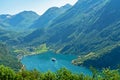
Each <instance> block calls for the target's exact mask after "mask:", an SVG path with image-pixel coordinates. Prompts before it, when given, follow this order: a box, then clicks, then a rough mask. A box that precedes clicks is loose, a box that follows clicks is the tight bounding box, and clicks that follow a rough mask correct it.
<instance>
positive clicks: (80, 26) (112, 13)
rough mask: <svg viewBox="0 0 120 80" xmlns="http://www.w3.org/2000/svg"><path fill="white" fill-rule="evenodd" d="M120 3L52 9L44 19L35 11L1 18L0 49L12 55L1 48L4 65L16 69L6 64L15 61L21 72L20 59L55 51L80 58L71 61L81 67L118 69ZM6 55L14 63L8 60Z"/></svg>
mask: <svg viewBox="0 0 120 80" xmlns="http://www.w3.org/2000/svg"><path fill="white" fill-rule="evenodd" d="M119 3H120V1H119V0H78V1H77V2H76V4H75V5H70V4H66V5H64V6H61V7H51V8H49V9H48V10H47V11H46V12H45V13H44V14H42V15H38V14H37V13H35V12H33V11H23V12H20V13H18V14H15V15H10V14H4V15H0V43H1V44H0V45H2V44H4V45H6V46H8V49H9V51H10V52H11V53H9V52H6V51H2V50H3V47H4V46H3V47H1V48H0V51H2V52H0V53H1V54H0V55H1V57H2V58H1V59H2V60H3V61H2V60H1V61H0V62H1V64H4V65H6V66H10V67H12V68H14V67H15V66H13V65H12V64H11V65H8V64H6V63H7V61H11V62H12V63H13V62H14V63H16V64H17V65H20V66H17V69H18V68H20V67H21V63H20V62H17V61H18V60H17V56H19V55H21V56H24V55H29V54H35V55H36V54H41V53H45V52H48V51H52V52H54V53H55V54H62V55H75V56H77V57H76V58H74V59H72V60H71V62H72V63H73V64H74V65H77V66H81V65H82V66H85V67H88V68H89V67H90V66H93V67H95V68H97V69H102V68H108V67H110V68H116V67H117V66H118V65H119V64H120V57H119V54H120V51H119V49H120V5H119ZM5 49H6V48H5ZM4 53H6V54H8V56H10V60H9V58H8V60H6V59H4V57H3V55H4ZM55 54H54V55H55ZM8 56H6V57H8ZM4 60H5V61H6V63H4ZM11 62H8V63H9V64H10V63H11ZM14 69H15V68H14Z"/></svg>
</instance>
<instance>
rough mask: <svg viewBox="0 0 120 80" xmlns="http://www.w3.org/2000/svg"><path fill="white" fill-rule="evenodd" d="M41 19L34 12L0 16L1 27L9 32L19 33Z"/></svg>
mask: <svg viewBox="0 0 120 80" xmlns="http://www.w3.org/2000/svg"><path fill="white" fill-rule="evenodd" d="M38 17H39V15H38V14H36V13H35V12H33V11H23V12H20V13H18V14H16V15H0V20H1V22H0V26H2V28H4V29H7V30H13V31H16V30H18V29H19V31H21V30H24V29H27V28H28V27H29V26H30V25H31V24H32V23H33V22H34V21H35V20H37V19H38Z"/></svg>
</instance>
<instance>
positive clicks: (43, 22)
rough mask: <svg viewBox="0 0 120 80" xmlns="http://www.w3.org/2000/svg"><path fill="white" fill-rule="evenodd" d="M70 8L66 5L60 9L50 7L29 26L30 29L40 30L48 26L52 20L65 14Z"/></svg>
mask: <svg viewBox="0 0 120 80" xmlns="http://www.w3.org/2000/svg"><path fill="white" fill-rule="evenodd" d="M71 7H72V6H71V5H70V4H66V5H65V6H62V7H60V8H58V7H52V8H50V9H48V10H47V11H46V12H45V13H44V14H43V15H41V16H40V18H39V19H38V20H36V21H35V22H34V23H33V24H32V25H31V28H41V27H45V26H48V25H50V24H51V23H52V20H54V19H55V18H56V17H58V16H60V15H61V14H63V13H64V12H66V11H67V10H68V9H70V8H71Z"/></svg>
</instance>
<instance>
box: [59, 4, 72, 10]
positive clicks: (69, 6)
mask: <svg viewBox="0 0 120 80" xmlns="http://www.w3.org/2000/svg"><path fill="white" fill-rule="evenodd" d="M71 7H72V5H70V4H66V5H64V6H62V7H61V8H65V9H66V8H67V9H68V8H71Z"/></svg>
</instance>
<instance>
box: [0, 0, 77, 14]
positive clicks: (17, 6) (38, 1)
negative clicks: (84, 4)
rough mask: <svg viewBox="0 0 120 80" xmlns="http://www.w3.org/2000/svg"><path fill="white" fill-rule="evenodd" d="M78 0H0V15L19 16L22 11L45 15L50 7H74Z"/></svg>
mask: <svg viewBox="0 0 120 80" xmlns="http://www.w3.org/2000/svg"><path fill="white" fill-rule="evenodd" d="M77 1H78V0H0V14H11V15H14V14H17V13H19V12H22V11H35V12H36V13H38V14H39V15H41V14H43V13H44V12H45V11H46V10H47V9H48V8H50V7H54V6H56V7H60V6H64V5H65V4H67V3H69V4H71V5H74V4H75V3H76V2H77Z"/></svg>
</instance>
